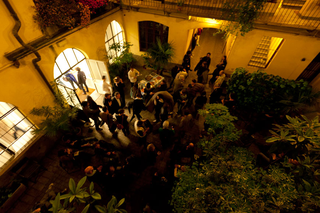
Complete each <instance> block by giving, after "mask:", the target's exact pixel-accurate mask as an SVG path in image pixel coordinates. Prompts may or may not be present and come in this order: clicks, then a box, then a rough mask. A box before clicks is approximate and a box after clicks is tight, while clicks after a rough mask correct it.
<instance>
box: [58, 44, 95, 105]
mask: <svg viewBox="0 0 320 213" xmlns="http://www.w3.org/2000/svg"><path fill="white" fill-rule="evenodd" d="M76 67H79V68H80V69H81V71H84V73H85V75H86V78H87V81H86V82H87V85H88V87H89V88H94V85H93V83H92V77H91V74H90V70H89V67H88V64H87V61H86V57H85V55H84V54H83V53H82V52H80V51H79V50H77V49H75V48H68V49H65V50H64V51H63V52H62V53H60V55H59V56H58V57H57V59H56V61H55V64H54V68H53V72H54V79H55V81H56V82H57V85H58V88H59V90H60V91H61V93H62V95H63V96H64V98H65V99H66V101H67V102H68V104H70V105H72V106H77V107H80V100H79V97H78V95H77V94H82V93H83V92H82V91H81V89H80V88H79V87H80V86H79V84H78V76H77V71H75V70H74V69H75V68H76ZM70 76H72V78H70ZM78 88H79V89H78Z"/></svg>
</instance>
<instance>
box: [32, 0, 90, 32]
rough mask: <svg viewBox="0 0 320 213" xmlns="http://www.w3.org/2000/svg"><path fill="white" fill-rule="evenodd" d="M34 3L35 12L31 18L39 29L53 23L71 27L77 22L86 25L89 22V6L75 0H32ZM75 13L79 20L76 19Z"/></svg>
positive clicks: (53, 24)
mask: <svg viewBox="0 0 320 213" xmlns="http://www.w3.org/2000/svg"><path fill="white" fill-rule="evenodd" d="M34 3H35V6H34V7H33V8H34V9H35V12H36V14H35V15H34V16H33V18H34V20H35V22H37V23H38V24H39V26H40V28H41V29H45V28H46V27H50V26H55V25H57V26H63V27H68V28H69V29H72V28H74V27H75V26H76V25H77V24H81V25H82V26H87V25H88V24H89V23H90V9H89V6H87V5H84V4H81V3H80V2H77V1H76V0H55V1H52V0H34ZM77 14H80V20H81V21H80V20H79V21H77V19H76V16H77ZM79 22H80V23H79Z"/></svg>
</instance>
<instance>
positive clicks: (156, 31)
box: [139, 21, 169, 51]
mask: <svg viewBox="0 0 320 213" xmlns="http://www.w3.org/2000/svg"><path fill="white" fill-rule="evenodd" d="M168 35H169V27H168V26H165V25H163V24H160V23H157V22H153V21H140V22H139V41H140V51H147V50H148V49H149V48H150V47H152V44H154V43H156V41H157V38H159V39H160V41H161V42H162V43H166V42H168Z"/></svg>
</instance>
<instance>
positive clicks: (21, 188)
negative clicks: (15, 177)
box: [0, 183, 27, 213]
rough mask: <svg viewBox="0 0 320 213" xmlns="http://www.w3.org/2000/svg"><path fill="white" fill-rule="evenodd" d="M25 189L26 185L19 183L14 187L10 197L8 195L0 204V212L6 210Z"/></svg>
mask: <svg viewBox="0 0 320 213" xmlns="http://www.w3.org/2000/svg"><path fill="white" fill-rule="evenodd" d="M26 189H27V187H26V186H25V185H24V184H22V183H21V184H20V186H19V187H18V188H17V189H16V191H14V193H13V194H12V195H11V197H9V198H8V200H7V201H6V202H5V203H4V204H3V205H2V206H0V212H3V213H5V212H7V211H8V210H9V209H10V207H11V206H13V204H14V203H15V202H16V201H17V200H18V199H19V197H20V196H21V195H22V194H23V192H24V191H25V190H26Z"/></svg>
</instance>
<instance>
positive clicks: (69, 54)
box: [63, 48, 78, 67]
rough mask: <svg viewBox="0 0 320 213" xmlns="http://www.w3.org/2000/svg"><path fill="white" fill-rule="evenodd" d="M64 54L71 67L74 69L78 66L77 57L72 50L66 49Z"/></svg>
mask: <svg viewBox="0 0 320 213" xmlns="http://www.w3.org/2000/svg"><path fill="white" fill-rule="evenodd" d="M63 53H64V55H65V56H66V57H67V60H68V62H69V65H70V66H71V67H73V66H74V65H76V63H78V61H77V59H76V56H75V55H74V53H73V51H72V49H71V48H68V49H66V50H65V51H63Z"/></svg>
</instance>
